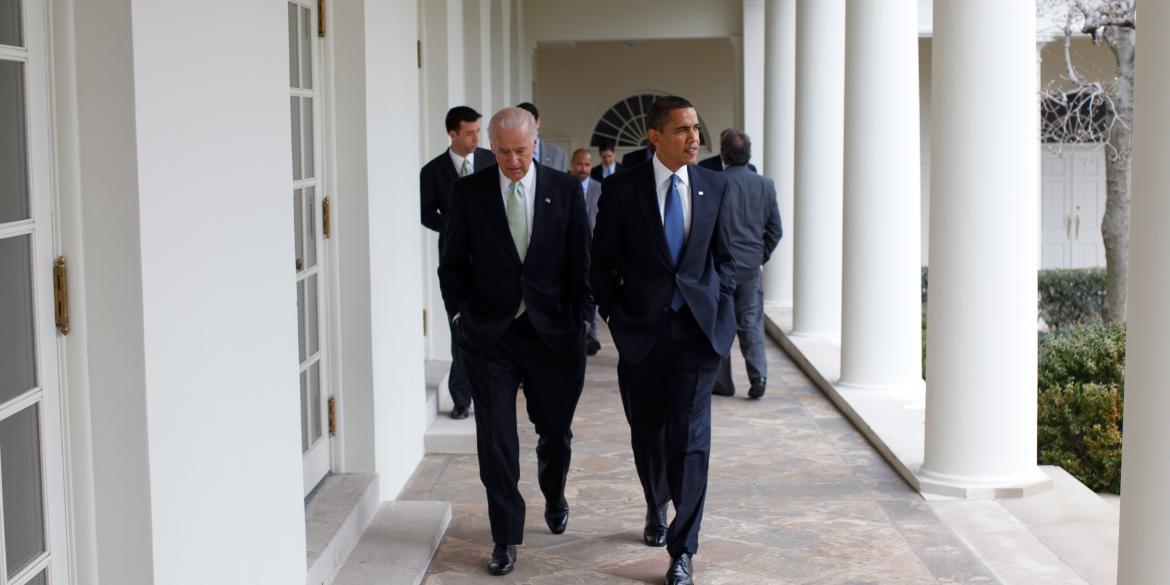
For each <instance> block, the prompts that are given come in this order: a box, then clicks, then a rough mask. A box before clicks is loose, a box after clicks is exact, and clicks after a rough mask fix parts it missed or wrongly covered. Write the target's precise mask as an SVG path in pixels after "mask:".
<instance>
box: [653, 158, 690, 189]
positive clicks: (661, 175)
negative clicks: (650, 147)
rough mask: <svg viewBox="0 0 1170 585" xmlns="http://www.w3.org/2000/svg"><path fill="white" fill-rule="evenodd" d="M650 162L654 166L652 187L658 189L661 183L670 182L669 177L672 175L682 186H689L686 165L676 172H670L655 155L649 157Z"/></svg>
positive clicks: (688, 174)
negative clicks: (676, 176)
mask: <svg viewBox="0 0 1170 585" xmlns="http://www.w3.org/2000/svg"><path fill="white" fill-rule="evenodd" d="M651 161H652V162H651V164H653V165H654V185H655V186H656V187H659V186H661V185H662V184H663V183H666V182H668V181H670V175H672V174H673V175H678V180H679V182H680V183H682V184H684V185H690V184H691V181H690V173H688V172H687V165H683V166H681V167H679V168H678V170H677V171H673V172H672V171H671V170H670V169H668V168H666V165H664V164H662V161H660V160H658V154H657V153H656V154H655V155H654V156H653V157H651Z"/></svg>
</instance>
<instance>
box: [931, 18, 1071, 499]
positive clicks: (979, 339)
mask: <svg viewBox="0 0 1170 585" xmlns="http://www.w3.org/2000/svg"><path fill="white" fill-rule="evenodd" d="M987 31H995V42H988V41H987V35H986V32H987ZM933 52H934V61H933V75H932V81H933V102H934V103H933V111H932V114H933V136H932V141H931V146H932V159H933V167H934V168H933V174H932V177H931V201H930V214H931V215H930V298H929V306H928V307H929V308H928V311H929V312H928V320H927V322H928V335H927V347H928V351H927V360H928V362H927V368H926V375H927V380H926V381H927V394H926V444H925V460H924V463H923V465H922V468H921V469H920V480H921V484H922V489H923V491H929V492H936V493H951V494H954V495H958V496H963V497H989V496H993V495H1011V494H1020V493H1028V490H1030V489H1034V488H1038V487H1040V486H1043V485H1047V484H1048V482H1047V478H1046V476H1044V475H1043V474H1042V473H1041V472H1040V471H1039V468H1038V467H1037V466H1036V305H1037V293H1036V271H1037V266H1038V263H1037V256H1036V237H1037V234H1036V230H1037V219H1036V214H1037V213H1038V212H1039V210H1038V209H1037V207H1036V205H1035V201H1036V195H1035V189H1036V187H1037V180H1036V175H1037V173H1038V172H1039V169H1038V166H1037V156H1036V140H1037V136H1038V132H1039V126H1038V125H1039V116H1037V115H1036V17H1035V8H1034V7H1033V6H1032V5H1031V4H1028V3H1021V2H1019V0H951V1H949V2H942V3H939V4H937V5H935V7H934V46H933ZM989 91H990V93H991V95H993V96H994V99H993V101H994V104H995V106H994V107H988V99H989Z"/></svg>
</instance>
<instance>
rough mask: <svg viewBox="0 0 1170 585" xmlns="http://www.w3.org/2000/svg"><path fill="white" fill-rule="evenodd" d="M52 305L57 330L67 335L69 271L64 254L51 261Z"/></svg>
mask: <svg viewBox="0 0 1170 585" xmlns="http://www.w3.org/2000/svg"><path fill="white" fill-rule="evenodd" d="M53 305H54V310H53V312H54V314H55V318H56V321H57V331H60V332H61V335H69V271H68V269H67V267H66V265H65V257H64V256H58V257H57V261H56V262H54V263H53Z"/></svg>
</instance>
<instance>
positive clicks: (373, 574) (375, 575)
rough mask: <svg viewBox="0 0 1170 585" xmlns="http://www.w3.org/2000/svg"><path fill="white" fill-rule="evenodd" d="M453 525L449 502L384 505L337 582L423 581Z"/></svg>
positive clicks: (383, 584) (391, 584) (394, 584)
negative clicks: (448, 529) (436, 552)
mask: <svg viewBox="0 0 1170 585" xmlns="http://www.w3.org/2000/svg"><path fill="white" fill-rule="evenodd" d="M450 524H451V504H449V503H447V502H387V503H385V504H382V506H381V507H380V508H378V513H377V515H376V516H374V519H373V521H371V522H370V525H369V527H368V528H367V529H366V531H365V533H364V534H362V537H361V540H360V541H359V542H358V543H357V546H356V547H355V548H354V550H353V553H351V554H350V555H349V559H347V560H346V561H345V565H344V566H342V567H341V571H340V572H339V573H338V574H337V579H336V580H334V581H333V585H418V584H419V583H422V580H423V578H424V577H426V573H427V567H429V566H430V564H431V559H432V558H433V557H434V556H435V551H436V550H438V549H439V543H441V542H442V541H443V536H444V535H445V534H446V533H447V527H448V526H449V525H450Z"/></svg>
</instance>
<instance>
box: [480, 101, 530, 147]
mask: <svg viewBox="0 0 1170 585" xmlns="http://www.w3.org/2000/svg"><path fill="white" fill-rule="evenodd" d="M526 124H527V126H528V136H529V137H530V138H531V139H532V140H533V141H536V118H533V117H532V114H530V113H528V111H527V110H524V109H521V108H504V109H502V110H500V111H498V112H496V115H494V116H492V120H491V122H489V123H488V137H489V138H493V139H494V138H495V136H496V131H497V130H518V129H520V128H523V127H524V126H525V125H526ZM492 141H493V142H495V140H492Z"/></svg>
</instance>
